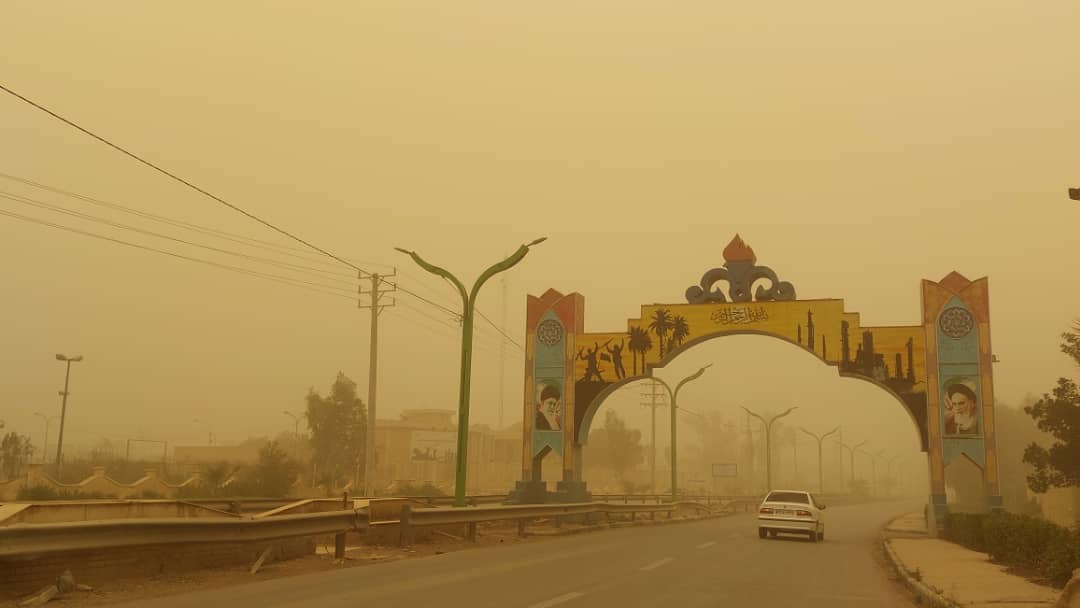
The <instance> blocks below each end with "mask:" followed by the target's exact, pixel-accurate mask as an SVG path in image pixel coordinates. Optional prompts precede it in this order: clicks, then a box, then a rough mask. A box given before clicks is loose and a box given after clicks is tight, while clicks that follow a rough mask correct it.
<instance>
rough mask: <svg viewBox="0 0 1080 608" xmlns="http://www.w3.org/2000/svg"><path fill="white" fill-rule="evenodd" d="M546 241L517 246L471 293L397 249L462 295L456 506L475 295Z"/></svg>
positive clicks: (464, 457)
mask: <svg viewBox="0 0 1080 608" xmlns="http://www.w3.org/2000/svg"><path fill="white" fill-rule="evenodd" d="M545 240H547V237H543V238H539V239H536V240H535V241H533V242H531V243H528V244H526V245H522V246H521V247H518V250H517V251H515V252H514V253H513V254H512V255H511V256H510V257H508V258H506V259H505V260H503V261H501V262H499V263H497V264H494V265H492V266H491V267H490V268H488V269H487V270H485V271H484V272H483V274H481V275H480V278H478V279H476V282H475V283H474V284H473V287H472V290H471V291H466V290H465V285H463V284H462V283H461V281H459V280H458V279H457V277H455V276H454V275H452V274H450V272H449V271H447V270H446V269H444V268H440V267H438V266H435V265H434V264H430V263H428V262H426V261H425V260H424V259H423V258H421V257H420V255H419V254H417V253H416V252H415V251H409V250H408V249H402V248H400V247H395V249H396V250H397V251H400V252H401V253H404V254H406V255H408V256H409V257H411V258H412V259H413V261H414V262H416V264H417V265H418V266H420V267H421V268H423V269H424V270H426V271H428V272H430V273H431V274H434V275H437V276H440V277H442V278H443V279H446V280H447V281H449V282H450V283H451V284H452V285H453V286H454V287H457V290H458V293H460V294H461V305H462V313H461V379H460V383H459V386H460V389H459V391H458V429H457V470H456V475H455V485H454V506H455V507H464V506H466V505H465V475H466V472H467V470H468V468H467V465H468V448H469V389H470V386H469V384H470V382H471V379H472V350H473V348H472V340H473V315H474V312H475V309H476V296H477V294H478V293H479V291H480V288H481V287H482V286H483V285H484V283H486V282H487V280H488V279H490V278H491V277H493V276H495V275H497V274H499V273H500V272H505V271H507V270H510V269H511V268H513V267H514V266H516V265H517V264H518V262H520V261H521V260H522V259H524V258H525V255H526V254H527V253H529V248H530V247H532V246H534V245H539V244H540V243H543V242H544V241H545Z"/></svg>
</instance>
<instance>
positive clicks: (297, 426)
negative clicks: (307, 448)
mask: <svg viewBox="0 0 1080 608" xmlns="http://www.w3.org/2000/svg"><path fill="white" fill-rule="evenodd" d="M282 414H285V415H286V416H288V417H289V418H292V419H293V436H294V438H295V439H296V440H297V441H300V417H299V416H297V415H296V414H294V413H292V412H290V411H289V410H285V411H284V412H282Z"/></svg>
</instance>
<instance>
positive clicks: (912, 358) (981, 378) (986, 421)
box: [511, 235, 1001, 517]
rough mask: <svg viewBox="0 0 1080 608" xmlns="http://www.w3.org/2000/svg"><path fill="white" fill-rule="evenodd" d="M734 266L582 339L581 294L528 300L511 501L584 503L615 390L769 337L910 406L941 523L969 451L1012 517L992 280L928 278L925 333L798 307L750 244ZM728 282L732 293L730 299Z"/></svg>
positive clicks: (820, 305) (835, 306)
mask: <svg viewBox="0 0 1080 608" xmlns="http://www.w3.org/2000/svg"><path fill="white" fill-rule="evenodd" d="M723 256H724V263H723V265H722V266H721V267H718V268H713V269H711V270H708V271H707V272H705V273H704V275H703V276H702V277H701V280H700V281H699V282H698V283H697V284H694V285H691V286H690V287H689V288H688V289H687V290H686V293H685V302H682V303H676V304H651V305H645V306H642V307H641V315H640V316H639V317H638V318H636V319H628V320H627V321H626V326H625V329H624V330H622V331H617V332H603V333H595V332H586V331H584V314H585V299H584V297H583V296H582V295H581V294H577V293H572V294H568V295H564V294H561V293H559V292H558V291H555V290H554V289H550V290H548V291H547V292H545V293H544V294H543V295H542V296H540V297H534V296H530V297H529V299H528V304H527V321H526V328H527V332H528V335H527V341H526V363H525V383H526V386H525V402H524V411H523V414H524V425H523V428H524V430H523V439H524V441H523V444H524V450H523V454H522V481H520V482H519V483H518V486H517V488H516V490H515V491H514V492H513V493H512V498H511V500H512V501H514V502H542V501H549V500H567V501H575V500H586V499H587V498H588V492H587V490H586V488H585V484H584V482H582V480H581V462H580V461H581V445H582V443H583V442H584V441H585V440H586V439H585V438H584V437H585V435H583V433H587V431H588V427H589V425H590V424H591V418H592V415H594V414H595V412H596V409H597V407H598V406H599V403H600V401H602V400H603V398H604V397H605V396H606V395H607V394H610V392H611V391H612V390H614V389H615V388H617V387H618V386H621V385H623V384H626V383H628V382H631V381H633V380H639V379H645V378H648V377H649V376H650V375H651V373H652V370H653V369H656V368H661V367H663V366H665V365H667V363H668V362H670V361H671V360H672V359H673V358H675V357H677V356H678V355H679V354H680V353H682V352H685V350H686V349H687V348H689V347H691V346H693V345H694V344H698V343H701V342H703V341H706V340H712V339H715V338H717V337H723V336H726V335H732V334H760V335H766V336H770V337H773V338H779V339H782V340H785V341H787V342H790V343H792V344H795V345H797V346H799V347H801V348H804V349H806V350H807V351H809V352H811V353H813V354H814V355H816V356H817V357H818V358H819V359H821V360H822V361H823V362H825V363H826V364H828V365H832V366H835V367H837V368H838V371H839V373H840V375H841V376H845V377H853V378H859V379H861V380H866V381H869V382H871V383H874V384H875V385H877V386H879V387H880V388H882V389H884V390H886V391H887V392H889V393H891V394H892V395H893V396H894V397H896V398H897V400H898V401H900V402H901V403H902V404H903V405H904V407H905V409H906V410H907V412H908V414H909V416H910V417H911V419H912V421H913V422H914V423H915V425H916V426H917V427H918V429H919V435H920V438H921V442H922V449H923V451H925V452H927V453H928V461H929V465H930V485H931V487H930V501H931V503H932V504H933V505H934V509H933V512H934V513H935V514H936V515H938V516H939V517H940V516H942V515H944V513H945V512H946V510H947V509H946V503H945V481H944V467H945V465H947V464H948V463H949V462H950V461H951V460H952V459H954V458H957V457H959V456H961V455H964V456H966V457H968V458H970V459H971V460H972V461H973V462H975V463H976V464H977V465H978V466H979V467H980V468H981V469H982V470H983V476H984V480H985V483H986V487H987V495H988V496H989V497H990V503H991V504H990V506H991V508H1000V507H1001V497H1000V492H999V490H998V479H997V459H996V450H995V440H994V438H995V429H994V415H993V407H994V393H993V370H992V367H991V362H992V352H991V350H990V313H989V296H988V283H987V279H985V278H983V279H980V280H978V281H969V280H968V279H966V278H964V277H963V276H962V275H960V274H958V273H955V272H954V273H951V274H949V275H948V276H947V277H945V278H944V279H942V280H941V281H939V282H934V281H927V280H924V281H923V282H922V293H921V295H922V311H921V313H922V314H921V319H920V322H919V323H918V324H913V325H896V326H863V325H862V323H861V321H860V316H859V314H858V313H855V312H850V311H847V310H845V308H844V302H843V300H839V299H818V300H799V299H797V298H796V295H795V287H794V286H793V285H792V284H791V283H788V282H786V281H782V280H780V279H779V277H778V276H777V274H776V273H775V272H774V271H773V270H772V269H771V268H768V267H766V266H759V265H758V264H757V256H756V255H755V253H754V250H753V249H752V248H750V247H749V246H748V245H747V244H746V243H744V242H743V240H742V239H741V238H739V236H738V235H736V236H735V238H734V239H733V240H732V241H731V243H730V244H729V245H728V246H727V247H726V248H725V249H724V252H723ZM720 283H727V290H726V292H725V290H723V289H722V288H720V287H718V284H720ZM961 410H962V411H961ZM550 452H555V453H557V454H560V455H561V456H562V462H563V474H562V479H561V480H558V483H557V486H556V489H555V492H554V493H553V494H552V493H549V492H548V490H547V487H546V484H545V483H544V481H543V480H542V479H541V477H540V466H539V465H540V461H541V460H542V459H543V457H544V456H545V455H546V454H548V453H550Z"/></svg>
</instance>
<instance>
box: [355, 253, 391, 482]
mask: <svg viewBox="0 0 1080 608" xmlns="http://www.w3.org/2000/svg"><path fill="white" fill-rule="evenodd" d="M394 276H397V271H396V270H395V271H394V272H393V273H391V274H389V275H385V276H384V275H380V274H379V273H374V274H372V275H371V277H370V278H371V290H370V291H367V292H365V291H364V288H363V287H361V288H360V294H361V295H363V294H365V293H366V294H368V295H370V296H371V303H370V304H364V302H363V300H360V301H359V302H358V303H357V305H358V306H359V307H360V308H370V309H371V339H370V341H369V344H368V346H369V349H370V352H369V354H368V392H367V397H368V403H367V431H366V432H365V434H364V496H368V497H373V496H375V386H376V380H377V379H378V375H379V313H381V312H382V310H383V309H384V308H386V307H388V306H393V305H394V304H395V303H396V301H395V300H393V299H391V300H390V302H389V303H388V304H383V303H381V302H380V300H382V296H383V294H385V293H388V292H392V291H395V290H396V289H397V286H396V285H391V287H390V289H382V288H381V287H380V284H381V283H383V279H384V278H385V277H394ZM360 278H361V279H363V278H364V276H363V273H362V272H361V273H360ZM356 472H357V477H359V476H360V475H359V473H360V467H359V466H357V467H356ZM357 485H359V483H358V484H357Z"/></svg>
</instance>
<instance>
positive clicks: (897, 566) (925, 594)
mask: <svg viewBox="0 0 1080 608" xmlns="http://www.w3.org/2000/svg"><path fill="white" fill-rule="evenodd" d="M897 519H899V518H897ZM893 521H895V520H893ZM891 524H892V522H891V521H890V522H889V523H888V524H886V526H885V530H887V529H888V526H889V525H891ZM885 530H883V531H882V534H881V546H882V548H884V549H885V555H886V556H888V558H889V562H890V563H891V564H892V567H893V569H894V570H896V572H897V574H899V575H900V579H901V580H902V581H904V585H905V586H906V587H907V588H908V589H909V590H910V591H911V592H912V593H914V594H915V596H916V597H917V598H919V600H921V602H923V603H925V604H926V605H929V606H933V607H934V608H956V607H957V606H959V605H960V604H958V603H956V602H955V601H953V600H950V599H948V598H946V597H945V596H943V595H941V594H940V593H938V592H937V591H935V590H934V589H931V588H930V587H929V586H928V585H926V583H923V582H922V581H920V580H918V579H916V578H915V577H914V576H912V574H911V572H909V571H908V569H907V567H906V566H904V562H902V561H900V558H899V557H897V555H896V552H894V551H893V548H892V545H891V544H890V543H889V538H888V536H887V535H886V533H885Z"/></svg>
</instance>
